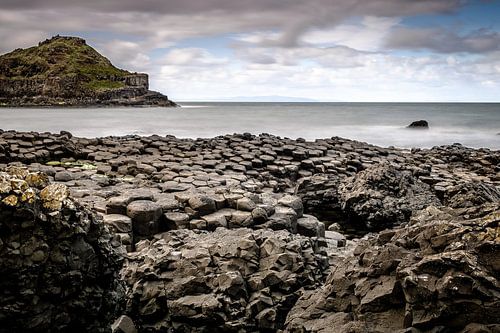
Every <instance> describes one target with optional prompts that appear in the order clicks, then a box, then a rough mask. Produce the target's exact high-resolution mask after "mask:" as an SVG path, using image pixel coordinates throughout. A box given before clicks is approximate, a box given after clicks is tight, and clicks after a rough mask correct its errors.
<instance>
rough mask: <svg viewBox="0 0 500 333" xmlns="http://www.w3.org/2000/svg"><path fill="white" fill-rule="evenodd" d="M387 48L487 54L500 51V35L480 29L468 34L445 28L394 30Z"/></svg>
mask: <svg viewBox="0 0 500 333" xmlns="http://www.w3.org/2000/svg"><path fill="white" fill-rule="evenodd" d="M386 46H387V47H389V48H392V49H407V50H430V51H434V52H439V53H456V52H466V53H485V52H491V51H497V50H500V33H498V32H497V31H492V30H488V29H479V30H475V31H472V32H469V33H467V34H459V33H457V32H455V31H451V30H446V29H443V28H407V27H399V28H397V29H394V30H393V31H392V32H391V34H390V35H389V36H388V37H387V42H386Z"/></svg>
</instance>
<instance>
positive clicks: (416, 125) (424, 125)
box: [408, 120, 429, 129]
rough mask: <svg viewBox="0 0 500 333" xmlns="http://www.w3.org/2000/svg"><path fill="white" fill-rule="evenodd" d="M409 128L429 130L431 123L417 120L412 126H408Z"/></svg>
mask: <svg viewBox="0 0 500 333" xmlns="http://www.w3.org/2000/svg"><path fill="white" fill-rule="evenodd" d="M408 128H423V129H427V128H429V123H428V122H427V120H417V121H414V122H412V123H411V124H410V125H408Z"/></svg>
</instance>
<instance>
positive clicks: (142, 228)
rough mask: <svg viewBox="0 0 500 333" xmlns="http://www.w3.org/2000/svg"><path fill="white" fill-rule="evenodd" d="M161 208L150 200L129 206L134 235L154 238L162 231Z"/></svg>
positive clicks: (139, 201) (128, 211) (138, 201)
mask: <svg viewBox="0 0 500 333" xmlns="http://www.w3.org/2000/svg"><path fill="white" fill-rule="evenodd" d="M161 215H162V209H161V206H160V205H158V204H157V203H155V202H153V201H149V200H137V201H133V202H131V203H130V204H129V205H128V206H127V216H128V217H130V218H131V219H132V226H133V230H134V234H137V235H140V236H152V235H154V234H156V233H158V232H159V231H160V217H161Z"/></svg>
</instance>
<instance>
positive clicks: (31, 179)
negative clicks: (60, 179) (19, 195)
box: [25, 172, 49, 188]
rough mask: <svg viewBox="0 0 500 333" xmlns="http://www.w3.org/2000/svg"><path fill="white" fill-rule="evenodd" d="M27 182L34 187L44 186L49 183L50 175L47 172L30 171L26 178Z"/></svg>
mask: <svg viewBox="0 0 500 333" xmlns="http://www.w3.org/2000/svg"><path fill="white" fill-rule="evenodd" d="M25 180H26V182H27V183H28V185H29V186H33V187H38V188H39V187H44V186H47V185H48V184H49V177H47V175H46V174H44V173H41V172H33V173H29V174H28V175H27V176H26V178H25Z"/></svg>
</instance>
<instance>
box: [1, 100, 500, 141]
mask: <svg viewBox="0 0 500 333" xmlns="http://www.w3.org/2000/svg"><path fill="white" fill-rule="evenodd" d="M181 105H183V107H182V108H22V109H19V108H0V128H1V129H4V130H9V129H13V130H19V131H39V132H43V131H49V132H59V131H61V130H66V131H70V132H71V133H73V134H74V135H76V136H82V137H101V136H108V135H127V134H138V135H150V134H159V135H167V134H171V135H175V136H177V137H190V138H198V137H214V136H217V135H223V134H231V133H243V132H251V133H253V134H259V133H270V134H275V135H279V136H282V137H289V138H298V137H302V138H305V139H309V140H313V139H317V138H327V137H332V136H340V137H345V138H349V139H354V140H360V141H365V142H369V143H372V144H376V145H380V146H397V147H432V146H435V145H443V144H452V143H455V142H459V143H461V144H463V145H466V146H470V147H486V148H492V149H500V135H498V134H499V133H500V104H497V103H488V104H464V103H208V102H207V103H199V102H198V103H194V102H193V103H181ZM420 119H425V120H427V121H428V122H429V124H430V129H429V130H412V129H407V128H405V127H406V126H407V125H408V124H410V123H411V122H412V121H415V120H420Z"/></svg>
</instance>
